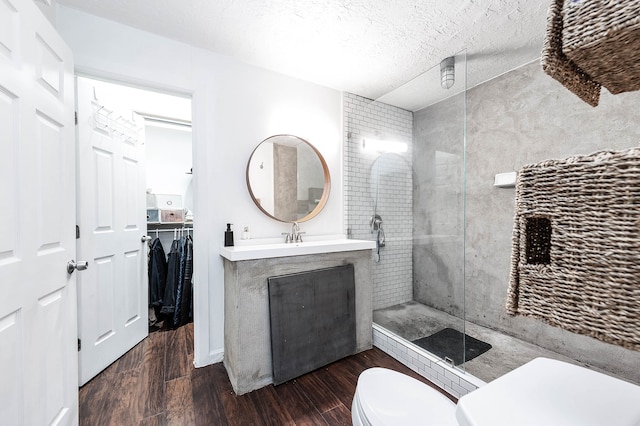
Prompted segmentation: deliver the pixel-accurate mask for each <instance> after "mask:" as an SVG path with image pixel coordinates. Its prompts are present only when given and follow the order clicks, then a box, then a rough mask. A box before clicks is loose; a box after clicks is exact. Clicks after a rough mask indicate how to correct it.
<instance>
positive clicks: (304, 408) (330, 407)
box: [80, 324, 455, 426]
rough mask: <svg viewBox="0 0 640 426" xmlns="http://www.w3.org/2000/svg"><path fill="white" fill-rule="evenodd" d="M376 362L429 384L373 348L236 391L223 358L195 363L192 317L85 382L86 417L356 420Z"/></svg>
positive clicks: (85, 421) (164, 421) (109, 421)
mask: <svg viewBox="0 0 640 426" xmlns="http://www.w3.org/2000/svg"><path fill="white" fill-rule="evenodd" d="M376 366H379V367H386V368H390V369H393V370H397V371H400V372H402V373H405V374H408V375H410V376H412V377H415V378H417V379H419V380H421V381H423V382H425V383H428V384H430V383H429V382H428V381H427V380H426V379H424V378H422V377H421V376H419V375H417V374H416V373H414V372H413V371H411V370H410V369H408V368H407V367H405V366H404V365H402V364H400V363H399V362H398V361H396V360H395V359H393V358H391V357H389V356H388V355H387V354H385V353H384V352H382V351H380V350H379V349H376V348H374V349H371V350H368V351H365V352H361V353H359V354H357V355H354V356H351V357H348V358H345V359H342V360H340V361H338V362H335V363H333V364H330V365H328V366H326V367H323V368H320V369H318V370H316V371H314V372H312V373H309V374H306V375H304V376H302V377H298V378H297V379H295V380H291V381H289V382H287V383H284V384H282V385H279V386H273V385H271V386H267V387H264V388H262V389H259V390H256V391H253V392H251V393H248V394H246V395H242V396H237V395H236V394H235V393H234V392H233V390H232V388H231V383H230V382H229V378H228V377H227V373H226V371H225V369H224V367H223V365H222V363H218V364H214V365H209V366H207V367H203V368H194V367H193V324H188V325H186V326H184V327H181V328H178V329H176V330H169V331H160V332H155V333H152V334H150V335H149V337H148V338H146V339H145V340H143V341H142V342H141V343H140V344H138V345H137V346H136V347H134V348H133V349H131V350H130V351H129V352H127V353H126V354H125V355H124V356H123V357H122V358H120V359H119V360H117V361H116V362H115V363H113V364H112V365H111V366H109V367H108V368H107V369H106V370H105V371H103V372H102V373H101V374H100V375H98V376H96V377H95V378H94V379H93V380H91V381H90V382H89V383H87V384H86V385H84V386H83V387H82V388H81V389H80V424H81V425H91V426H93V425H100V426H102V425H145V426H147V425H149V426H150V425H180V426H183V425H350V424H351V401H352V399H353V394H354V392H355V388H356V383H357V380H358V375H359V374H360V373H361V372H362V371H363V370H365V369H367V368H369V367H376ZM454 401H455V400H454Z"/></svg>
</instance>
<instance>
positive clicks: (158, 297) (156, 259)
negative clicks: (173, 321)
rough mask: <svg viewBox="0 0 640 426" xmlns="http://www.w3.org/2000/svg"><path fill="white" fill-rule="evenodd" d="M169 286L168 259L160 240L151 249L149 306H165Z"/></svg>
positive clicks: (154, 241) (153, 242)
mask: <svg viewBox="0 0 640 426" xmlns="http://www.w3.org/2000/svg"><path fill="white" fill-rule="evenodd" d="M166 284H167V258H166V255H165V253H164V248H163V247H162V243H161V242H160V239H159V238H155V239H154V240H153V241H152V242H151V245H150V247H149V306H152V307H154V308H160V307H161V306H162V305H163V303H164V302H163V298H164V289H165V286H166Z"/></svg>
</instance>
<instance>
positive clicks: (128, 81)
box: [74, 66, 222, 366]
mask: <svg viewBox="0 0 640 426" xmlns="http://www.w3.org/2000/svg"><path fill="white" fill-rule="evenodd" d="M77 77H84V78H88V79H93V80H99V81H104V82H106V83H111V84H116V85H120V86H125V87H131V88H135V89H140V90H146V91H150V92H158V93H163V94H166V95H171V96H177V97H182V98H188V99H190V100H191V123H192V124H191V158H192V159H193V161H192V164H193V169H192V178H193V204H194V206H193V209H194V220H193V232H192V233H193V234H194V235H196V234H199V232H198V225H197V223H198V219H197V217H198V213H197V212H198V210H199V209H198V204H199V202H198V199H199V197H198V191H197V185H198V175H199V174H198V170H199V169H200V168H199V167H196V159H197V158H198V157H197V155H196V144H195V133H196V130H195V126H194V124H193V123H194V116H195V114H194V110H195V100H194V99H195V97H196V96H195V92H193V91H191V90H186V89H181V88H176V87H170V86H167V85H163V84H155V83H153V82H151V81H146V80H144V81H141V80H138V79H133V78H129V77H126V76H122V75H114V74H110V73H105V72H100V71H97V70H93V69H92V70H85V69H83V68H82V67H78V66H76V67H75V69H74V78H77ZM75 107H76V108H77V105H76V106H75ZM78 143H79V139H78V137H77V135H76V144H78ZM196 238H197V237H196ZM203 244H204V243H203ZM201 246H202V244H198V243H196V244H194V247H193V251H194V256H193V263H194V266H193V279H192V281H193V300H194V301H193V327H194V336H193V343H194V358H196V357H197V356H198V355H197V354H198V353H199V351H198V349H199V347H200V342H201V340H200V339H201V337H200V336H202V337H203V338H205V337H206V336H208V335H209V328H210V327H209V321H208V320H207V316H208V309H205V310H201V309H199V306H200V304H199V303H196V301H197V300H199V299H201V298H202V299H203V301H204V303H206V304H208V291H207V286H206V285H202V286H200V285H198V282H200V280H199V274H198V272H199V269H198V267H197V263H198V262H197V259H199V255H198V254H199V253H201V252H203V251H204V247H201ZM206 281H207V280H205V282H206ZM203 333H204V334H203ZM221 357H222V354H220V361H221V360H222V358H221ZM214 362H217V361H214ZM194 364H195V365H196V366H204V365H207V364H209V362H205V363H198V362H196V361H195V359H194Z"/></svg>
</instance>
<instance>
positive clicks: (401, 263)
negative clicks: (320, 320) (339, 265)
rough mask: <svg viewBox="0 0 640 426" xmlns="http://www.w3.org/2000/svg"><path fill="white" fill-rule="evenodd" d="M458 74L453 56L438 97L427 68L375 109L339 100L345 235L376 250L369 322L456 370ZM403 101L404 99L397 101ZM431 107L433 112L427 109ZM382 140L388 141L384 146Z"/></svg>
mask: <svg viewBox="0 0 640 426" xmlns="http://www.w3.org/2000/svg"><path fill="white" fill-rule="evenodd" d="M466 68H467V61H466V52H465V51H462V52H460V53H458V54H456V55H455V82H454V84H453V86H452V87H450V88H449V89H445V88H442V86H441V72H440V65H437V66H435V67H433V68H432V69H430V70H428V71H426V72H425V73H423V74H421V75H420V76H418V77H417V78H415V79H414V80H412V81H410V82H408V83H406V84H404V85H403V86H401V87H399V88H398V89H395V90H394V91H392V92H390V93H387V94H385V95H384V96H382V97H380V98H378V99H377V100H375V101H372V100H369V99H365V98H362V97H358V96H355V95H350V94H346V95H345V131H346V134H347V140H346V143H345V180H346V186H345V207H346V212H347V217H346V219H347V233H348V234H349V235H350V236H351V237H352V238H364V239H370V240H374V241H377V243H378V244H377V249H376V251H375V254H374V262H373V280H374V302H373V305H374V322H375V323H376V324H378V325H379V326H381V327H383V328H384V329H386V330H387V331H389V332H392V333H394V334H396V335H397V336H399V337H401V338H402V339H404V340H405V341H406V343H407V344H413V345H417V346H419V347H421V348H423V349H424V350H426V351H428V352H430V353H431V354H432V355H435V356H436V357H438V358H441V359H445V358H446V359H448V360H450V362H451V363H453V364H455V365H456V367H457V368H460V369H464V362H465V357H466V356H467V355H466V354H468V353H469V351H468V350H467V351H465V344H466V343H468V339H465V338H464V332H465V297H464V296H465V279H464V277H465V273H464V266H465V259H464V256H465V245H464V244H465V241H464V235H465V234H464V229H465V215H464V211H465V209H464V206H465V153H466V150H465V143H466V141H465V130H466V122H465V117H466V110H465V108H466V89H467V87H466V75H467V73H466ZM407 93H411V94H414V96H413V99H408V100H407V96H405V95H406V94H407ZM427 93H429V94H432V95H430V96H429V97H428V99H430V101H428V100H427V96H426V95H423V94H427ZM399 94H401V95H402V101H399V100H398V99H399V97H398V95H399ZM435 103H437V104H438V108H429V106H430V105H434V104H435ZM443 106H444V107H443ZM367 140H374V141H375V144H367ZM385 141H387V142H391V143H390V144H389V145H388V147H385V144H384V143H383V142H385ZM381 142H382V143H381ZM402 143H405V144H406V150H405V147H404V146H402ZM367 145H375V146H376V149H371V147H370V146H369V147H367ZM380 145H382V146H380ZM380 230H382V233H381V232H380Z"/></svg>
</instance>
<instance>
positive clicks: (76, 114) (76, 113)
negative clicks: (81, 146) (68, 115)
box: [74, 111, 78, 126]
mask: <svg viewBox="0 0 640 426" xmlns="http://www.w3.org/2000/svg"><path fill="white" fill-rule="evenodd" d="M74 116H75V120H76V126H77V125H78V111H74Z"/></svg>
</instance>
